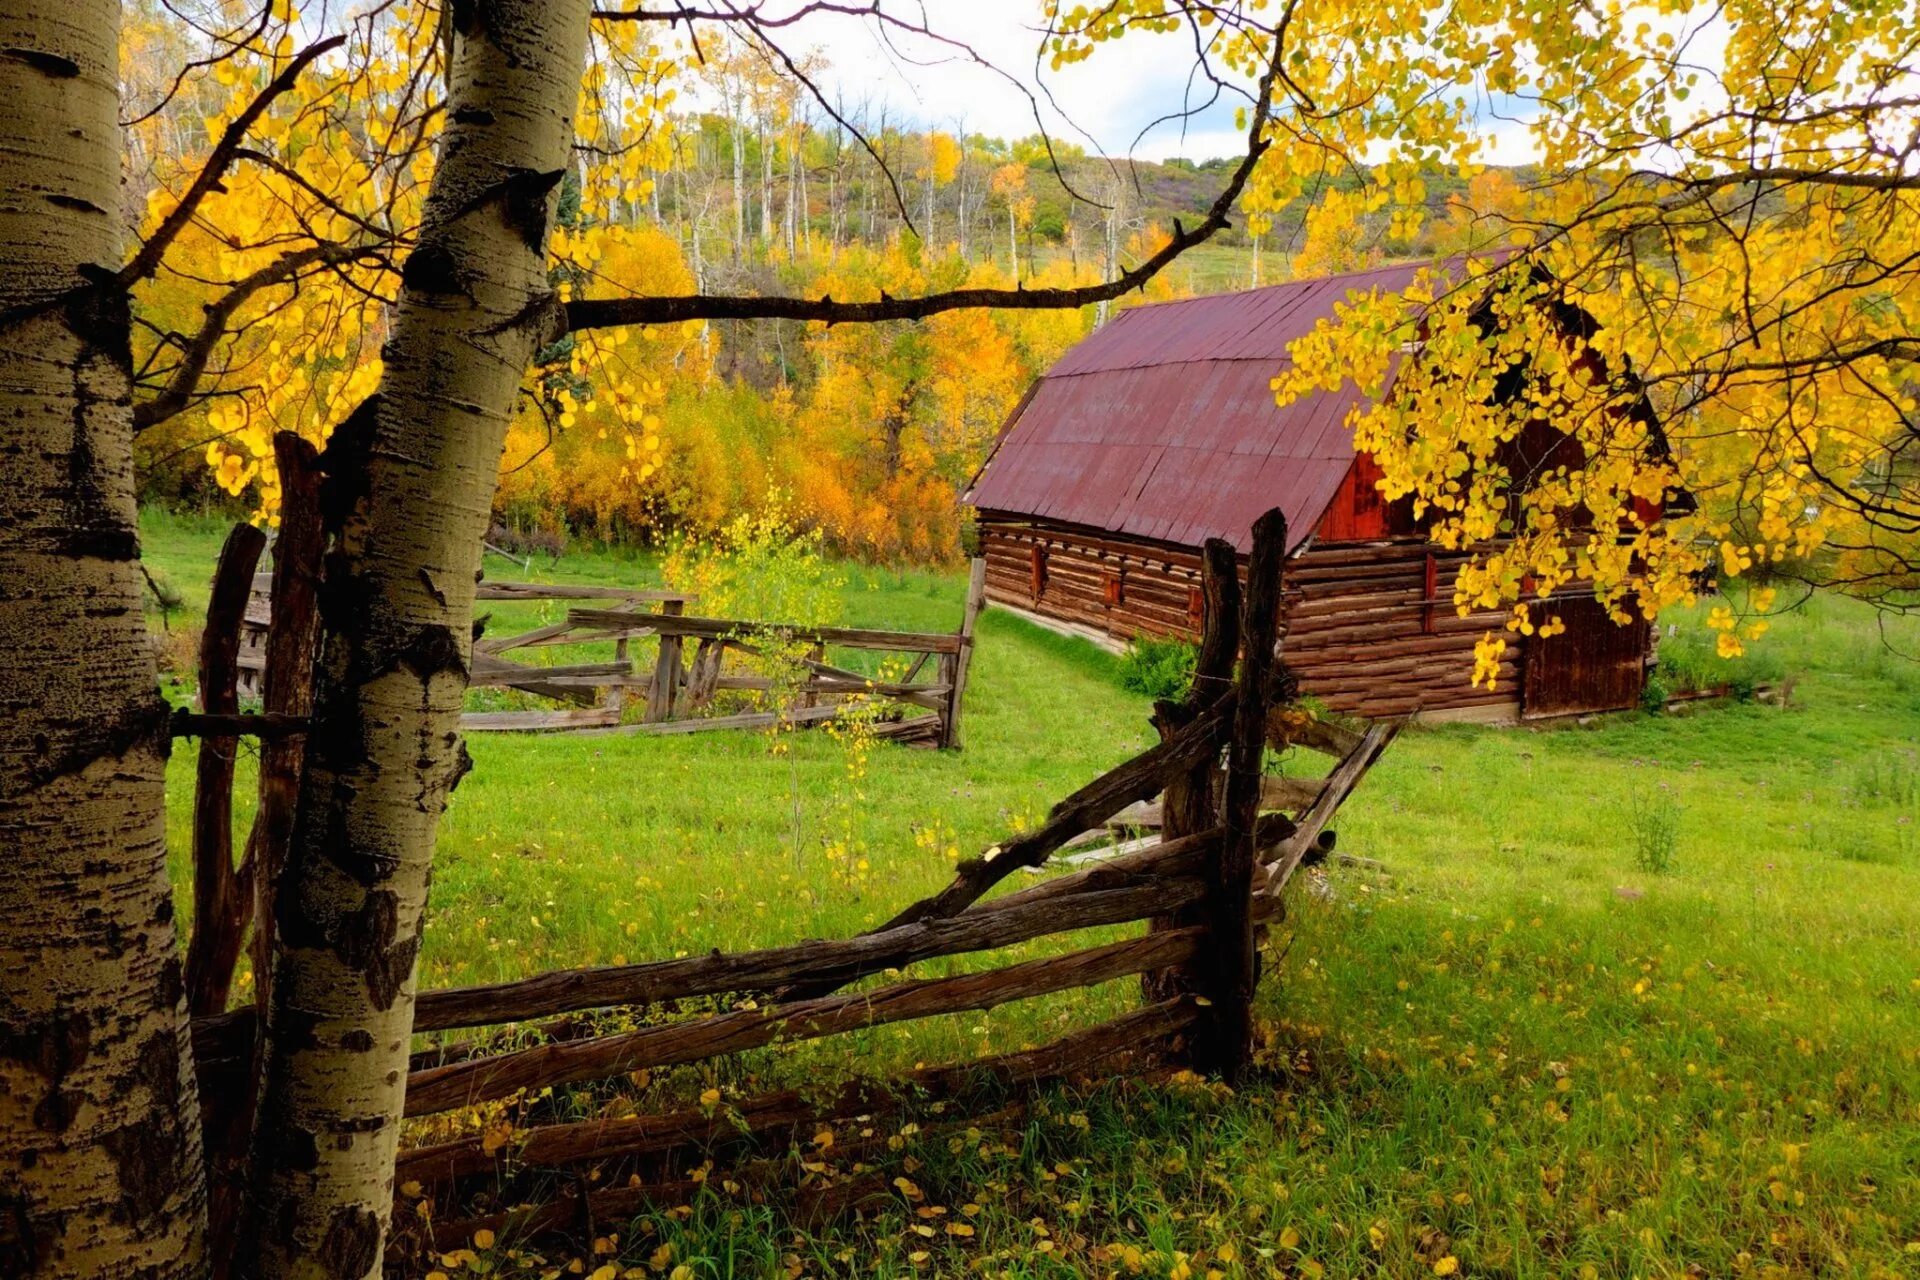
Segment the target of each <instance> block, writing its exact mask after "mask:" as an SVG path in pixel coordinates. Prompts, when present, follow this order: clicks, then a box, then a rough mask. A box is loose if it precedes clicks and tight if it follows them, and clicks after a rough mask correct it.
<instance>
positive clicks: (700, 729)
mask: <svg viewBox="0 0 1920 1280" xmlns="http://www.w3.org/2000/svg"><path fill="white" fill-rule="evenodd" d="M649 692H651V691H649ZM843 711H844V708H842V707H837V706H834V707H793V708H789V709H787V710H784V711H747V712H742V713H741V714H739V715H736V716H713V717H711V718H709V719H704V720H703V719H700V718H698V717H693V718H689V719H686V720H659V721H654V722H650V723H641V724H620V725H615V726H613V727H611V728H608V729H605V730H595V732H607V733H710V732H712V731H714V730H718V729H770V728H772V727H773V726H774V725H776V724H794V725H807V724H819V723H821V722H822V721H825V720H832V719H834V718H835V717H837V716H839V715H841V714H842V712H843Z"/></svg>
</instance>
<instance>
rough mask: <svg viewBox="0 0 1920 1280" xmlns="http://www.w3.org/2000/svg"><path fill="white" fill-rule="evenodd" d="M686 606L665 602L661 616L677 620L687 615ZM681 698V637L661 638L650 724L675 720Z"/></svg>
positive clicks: (649, 697)
mask: <svg viewBox="0 0 1920 1280" xmlns="http://www.w3.org/2000/svg"><path fill="white" fill-rule="evenodd" d="M686 611H687V606H686V602H685V601H682V600H662V601H661V602H660V612H662V613H665V614H670V615H673V616H675V617H679V616H680V615H682V614H684V613H686ZM679 695H680V637H679V636H669V635H663V636H661V637H660V657H659V659H658V660H657V661H656V662H655V663H654V664H653V681H652V683H650V684H649V685H648V686H647V716H646V718H647V723H648V724H656V723H658V722H659V721H661V720H671V719H672V718H673V704H674V703H675V702H676V701H678V700H679Z"/></svg>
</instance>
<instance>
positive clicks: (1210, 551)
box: [1141, 538, 1240, 1001]
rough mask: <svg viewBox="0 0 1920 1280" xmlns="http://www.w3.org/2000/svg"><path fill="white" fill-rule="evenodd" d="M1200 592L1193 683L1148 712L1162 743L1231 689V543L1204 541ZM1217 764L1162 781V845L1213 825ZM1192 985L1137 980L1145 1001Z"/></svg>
mask: <svg viewBox="0 0 1920 1280" xmlns="http://www.w3.org/2000/svg"><path fill="white" fill-rule="evenodd" d="M1200 591H1201V596H1202V600H1203V605H1204V607H1203V610H1202V612H1201V615H1200V617H1201V633H1200V650H1199V653H1198V654H1197V655H1196V656H1195V659H1194V664H1193V684H1192V685H1191V686H1190V687H1189V688H1188V690H1187V696H1186V697H1185V698H1184V699H1182V700H1181V701H1179V702H1162V703H1160V704H1158V705H1157V706H1155V707H1154V709H1153V723H1154V727H1155V728H1157V729H1158V730H1159V731H1160V737H1161V738H1162V740H1164V739H1166V738H1170V737H1172V736H1173V735H1174V734H1175V733H1177V732H1178V731H1179V730H1181V729H1183V728H1185V727H1186V726H1187V725H1189V724H1191V723H1192V722H1193V718H1194V717H1195V716H1196V715H1198V714H1200V710H1201V708H1203V707H1205V706H1208V705H1209V704H1211V703H1212V702H1213V701H1214V700H1215V699H1216V698H1218V697H1219V696H1220V695H1221V694H1223V693H1225V692H1227V690H1228V689H1229V688H1231V687H1232V685H1233V659H1234V657H1235V655H1236V654H1237V653H1238V652H1239V649H1240V579H1239V569H1238V565H1237V563H1236V557H1235V556H1234V553H1233V544H1232V543H1230V542H1228V541H1227V540H1226V539H1224V538H1209V539H1208V540H1207V543H1206V545H1205V546H1204V547H1203V548H1201V553H1200ZM1219 763H1220V762H1219V757H1218V756H1217V755H1211V756H1208V757H1207V758H1206V759H1205V760H1202V761H1200V762H1199V763H1197V764H1195V765H1194V766H1193V767H1192V768H1190V769H1188V770H1186V771H1185V772H1183V773H1181V774H1179V775H1177V776H1175V777H1173V778H1170V779H1168V780H1167V790H1166V794H1165V795H1164V796H1163V797H1162V799H1161V804H1160V840H1161V842H1162V843H1165V842H1166V841H1169V840H1178V839H1180V838H1181V837H1182V836H1190V835H1196V834H1198V833H1199V832H1202V831H1206V830H1209V829H1211V828H1213V827H1215V826H1217V825H1219V822H1220V816H1219V815H1220V809H1219V805H1218V803H1217V800H1216V793H1215V789H1214V788H1215V783H1216V777H1217V774H1218V772H1219ZM1206 918H1207V916H1206V911H1205V908H1204V906H1195V907H1190V908H1187V909H1186V910H1184V911H1180V912H1176V913H1175V914H1173V915H1170V916H1156V917H1154V919H1153V923H1152V926H1151V927H1152V928H1153V929H1155V930H1161V929H1177V928H1180V927H1182V926H1185V925H1192V924H1200V923H1202V922H1204V921H1205V920H1206ZM1197 982H1198V976H1197V975H1196V974H1195V973H1194V972H1192V971H1191V969H1190V968H1189V969H1168V970H1162V971H1161V972H1158V973H1150V974H1147V975H1146V976H1145V977H1143V978H1142V979H1141V989H1142V991H1143V992H1144V993H1145V995H1146V997H1147V999H1149V1000H1154V1001H1158V1000H1166V999H1169V998H1171V997H1173V996H1175V995H1179V994H1181V993H1183V992H1190V991H1193V990H1195V989H1196V986H1197Z"/></svg>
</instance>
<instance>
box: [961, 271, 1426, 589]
mask: <svg viewBox="0 0 1920 1280" xmlns="http://www.w3.org/2000/svg"><path fill="white" fill-rule="evenodd" d="M1459 262H1460V260H1458V259H1455V260H1451V261H1449V262H1447V263H1444V264H1440V265H1442V266H1443V267H1445V268H1448V269H1452V270H1459ZM1430 265H1434V264H1428V263H1411V264H1398V265H1395V266H1389V267H1379V268H1375V269H1373V270H1369V271H1357V272H1351V273H1348V274H1346V275H1340V276H1328V277H1325V278H1322V279H1317V280H1297V281H1292V282H1289V283H1287V284H1281V285H1274V286H1272V287H1270V288H1265V289H1253V290H1249V291H1247V292H1244V293H1234V294H1221V295H1216V296H1213V297H1207V298H1189V299H1184V300H1181V301H1179V302H1165V303H1156V304H1153V305H1150V306H1143V307H1135V308H1133V309H1131V310H1128V311H1124V312H1122V313H1121V314H1120V315H1119V316H1117V317H1116V318H1115V319H1114V320H1112V321H1111V322H1110V323H1108V324H1107V325H1106V326H1105V327H1104V328H1102V329H1100V330H1099V331H1098V332H1096V333H1094V334H1092V335H1091V336H1089V337H1088V338H1086V339H1085V340H1084V341H1082V342H1081V343H1080V344H1079V345H1078V346H1076V347H1074V348H1073V350H1071V351H1069V352H1068V353H1067V354H1066V355H1065V356H1063V357H1062V358H1061V359H1060V361H1059V363H1057V364H1056V365H1054V367H1053V368H1052V369H1051V370H1050V371H1049V372H1048V374H1047V376H1046V377H1045V378H1043V379H1042V380H1041V381H1040V382H1039V383H1038V384H1037V385H1036V386H1035V387H1034V389H1033V391H1032V392H1031V393H1030V395H1029V397H1028V400H1027V402H1026V404H1025V407H1024V408H1022V409H1021V410H1020V411H1019V413H1018V415H1017V416H1016V417H1015V419H1014V420H1013V421H1012V422H1011V423H1010V424H1009V426H1008V427H1007V428H1006V430H1005V431H1004V432H1003V433H1002V434H1001V437H1000V440H999V442H998V443H997V444H996V445H995V447H994V450H993V452H992V453H991V454H990V455H989V457H988V459H987V461H986V463H985V464H984V465H983V466H982V467H981V469H980V473H979V474H978V475H977V476H975V477H974V481H973V485H972V487H971V488H970V489H969V491H968V493H967V501H968V502H970V503H972V504H973V505H975V506H977V507H980V508H982V509H984V510H989V511H999V512H1005V513H1008V514H1011V515H1025V516H1032V517H1038V518H1045V519H1051V520H1057V521H1060V522H1062V523H1066V524H1075V525H1081V526H1085V527H1089V528H1095V529H1105V530H1109V531H1112V532H1115V533H1123V534H1130V535H1132V536H1134V537H1139V538H1149V539H1153V540H1155V541H1161V542H1170V543H1175V544H1178V545H1181V546H1198V545H1199V544H1200V543H1201V542H1204V541H1205V540H1206V539H1207V538H1209V537H1214V536H1220V537H1225V538H1228V539H1230V540H1232V541H1233V542H1234V544H1235V545H1236V546H1238V547H1240V549H1241V550H1243V551H1244V550H1246V544H1247V538H1248V536H1249V530H1250V528H1251V526H1252V524H1253V521H1254V519H1255V518H1256V517H1258V516H1259V515H1260V514H1261V513H1262V512H1264V511H1266V510H1267V509H1268V508H1269V507H1274V506H1278V507H1280V508H1281V509H1282V510H1283V511H1285V512H1286V515H1287V527H1288V531H1289V541H1290V542H1291V543H1292V544H1293V545H1295V546H1297V545H1299V543H1300V542H1301V541H1303V540H1304V539H1305V538H1306V537H1307V536H1308V535H1309V534H1311V533H1312V532H1313V528H1314V526H1315V525H1316V524H1317V523H1318V522H1319V520H1320V516H1321V515H1322V513H1324V512H1325V510H1326V507H1327V504H1328V503H1329V502H1330V501H1332V499H1333V496H1334V494H1335V493H1336V492H1337V491H1338V489H1339V487H1340V482H1341V480H1342V479H1343V478H1344V477H1345V475H1346V473H1347V470H1348V468H1349V467H1351V466H1352V463H1353V439H1352V436H1351V434H1350V432H1349V430H1348V427H1347V418H1348V415H1349V413H1350V412H1351V411H1352V409H1353V408H1354V407H1355V406H1356V405H1357V404H1359V403H1360V402H1361V399H1362V398H1361V395H1360V393H1359V390H1358V388H1356V387H1354V386H1353V385H1352V384H1351V383H1349V384H1347V385H1345V386H1343V387H1341V388H1339V389H1338V390H1336V391H1329V392H1321V393H1319V394H1317V395H1314V396H1310V397H1308V398H1307V399H1304V400H1301V401H1297V402H1296V403H1294V404H1291V405H1289V406H1287V407H1286V408H1285V409H1282V408H1280V407H1279V406H1278V405H1276V404H1275V403H1274V399H1273V391H1272V387H1271V383H1272V380H1273V377H1274V375H1275V374H1276V373H1278V372H1279V370H1280V368H1281V366H1282V365H1283V364H1284V363H1285V361H1286V357H1287V348H1288V346H1289V344H1291V343H1292V342H1293V341H1294V340H1296V339H1298V338H1300V337H1303V336H1305V335H1306V334H1307V333H1310V332H1311V331H1312V329H1313V327H1314V325H1315V324H1317V323H1318V322H1319V321H1320V320H1322V319H1324V318H1328V317H1331V316H1332V315H1333V314H1334V308H1335V305H1336V304H1337V303H1339V302H1342V301H1344V300H1345V299H1347V298H1348V297H1350V296H1351V295H1352V294H1353V293H1355V292H1356V291H1358V292H1365V291H1367V290H1370V289H1375V288H1378V289H1383V290H1392V291H1396V292H1397V291H1401V290H1404V289H1406V288H1407V287H1408V286H1409V285H1411V284H1412V283H1413V280H1414V277H1415V274H1416V273H1417V272H1418V271H1420V270H1421V268H1422V267H1425V266H1430Z"/></svg>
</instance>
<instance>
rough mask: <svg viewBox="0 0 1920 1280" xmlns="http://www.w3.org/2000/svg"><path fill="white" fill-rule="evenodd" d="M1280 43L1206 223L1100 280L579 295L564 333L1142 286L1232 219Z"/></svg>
mask: <svg viewBox="0 0 1920 1280" xmlns="http://www.w3.org/2000/svg"><path fill="white" fill-rule="evenodd" d="M1281 49H1282V46H1281V44H1280V43H1279V42H1277V41H1276V42H1275V44H1274V52H1273V58H1272V60H1271V61H1270V62H1269V63H1268V66H1267V70H1266V72H1265V73H1264V74H1263V75H1262V76H1261V77H1260V87H1259V95H1258V101H1257V104H1256V106H1255V108H1254V113H1253V119H1252V121H1251V123H1250V127H1249V129H1248V131H1247V154H1246V155H1245V157H1243V158H1242V159H1241V161H1240V163H1239V165H1237V166H1236V167H1235V168H1234V171H1233V176H1232V177H1231V178H1230V179H1229V180H1228V182H1227V185H1226V187H1225V188H1223V189H1222V190H1221V192H1220V195H1219V196H1218V197H1217V198H1216V199H1215V200H1214V202H1213V204H1212V206H1211V207H1210V208H1209V209H1208V210H1207V216H1206V219H1205V221H1203V222H1201V223H1200V225H1199V226H1197V227H1193V228H1191V229H1188V228H1184V227H1182V226H1181V225H1180V223H1179V222H1178V221H1177V220H1176V221H1175V222H1174V224H1173V225H1174V235H1173V238H1172V239H1170V240H1169V241H1168V242H1167V243H1166V244H1165V245H1163V246H1161V248H1160V250H1159V251H1158V252H1157V253H1155V254H1154V255H1153V256H1152V257H1150V258H1148V259H1147V260H1146V261H1145V262H1142V263H1141V264H1140V265H1139V266H1137V267H1134V268H1132V269H1131V270H1128V271H1123V272H1122V273H1121V274H1120V275H1118V276H1116V277H1115V278H1114V279H1112V280H1108V281H1105V282H1104V283H1101V284H1090V285H1078V286H1072V287H1063V288H1050V289H1022V288H1019V287H1018V286H1016V287H1014V288H1012V289H988V288H980V289H950V290H947V291H945V292H942V293H930V294H924V295H922V296H920V297H917V298H890V297H888V296H887V295H886V294H885V293H884V292H883V293H882V294H881V295H880V297H879V299H878V300H876V301H872V302H837V301H835V300H834V299H833V298H831V297H821V298H796V297H782V296H777V295H776V296H770V297H756V296H751V295H728V294H679V295H674V296H670V297H657V298H648V297H625V298H583V299H578V300H576V301H573V302H569V303H567V304H566V310H565V319H564V328H563V333H575V332H578V331H579V330H582V329H601V328H609V327H617V326H621V325H640V324H680V323H683V322H685V321H689V320H817V321H825V322H826V323H827V324H872V323H875V322H878V321H884V320H920V319H924V318H925V317H927V316H932V315H938V314H940V313H941V312H943V311H959V310H964V309H967V308H972V307H993V308H1002V309H1007V310H1046V309H1063V308H1070V307H1084V306H1089V305H1091V304H1093V303H1097V302H1108V301H1111V300H1113V299H1114V298H1118V297H1121V296H1122V295H1124V294H1126V293H1129V292H1131V291H1132V290H1134V289H1139V288H1142V287H1144V286H1145V285H1146V283H1147V282H1148V281H1149V280H1151V279H1153V277H1154V276H1156V275H1158V274H1159V273H1160V271H1161V270H1162V269H1164V268H1165V267H1166V266H1167V265H1168V264H1169V263H1171V262H1172V261H1173V260H1174V259H1175V258H1178V257H1179V256H1180V255H1181V254H1183V253H1185V252H1186V251H1187V250H1189V249H1191V248H1193V247H1194V246H1195V245H1198V244H1202V243H1204V242H1206V241H1207V240H1210V239H1212V238H1213V236H1214V235H1215V234H1216V233H1218V232H1220V231H1222V230H1224V229H1226V228H1227V227H1228V226H1229V225H1231V223H1230V221H1229V218H1230V215H1231V214H1232V212H1233V206H1234V202H1235V201H1237V200H1239V198H1240V192H1241V191H1242V190H1243V189H1244V188H1245V187H1246V184H1247V179H1248V178H1249V177H1251V176H1252V175H1253V170H1254V167H1255V166H1256V165H1258V164H1259V163H1260V158H1261V157H1262V156H1264V155H1265V154H1266V153H1267V148H1268V147H1269V146H1271V145H1272V143H1271V141H1270V140H1269V139H1268V138H1266V137H1265V136H1264V135H1265V133H1266V126H1267V122H1268V119H1269V116H1270V112H1271V105H1270V104H1271V103H1272V100H1273V84H1274V80H1275V78H1276V76H1277V75H1278V69H1279V67H1280V62H1281Z"/></svg>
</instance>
